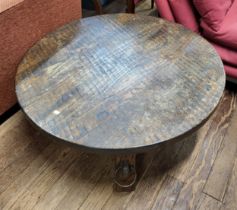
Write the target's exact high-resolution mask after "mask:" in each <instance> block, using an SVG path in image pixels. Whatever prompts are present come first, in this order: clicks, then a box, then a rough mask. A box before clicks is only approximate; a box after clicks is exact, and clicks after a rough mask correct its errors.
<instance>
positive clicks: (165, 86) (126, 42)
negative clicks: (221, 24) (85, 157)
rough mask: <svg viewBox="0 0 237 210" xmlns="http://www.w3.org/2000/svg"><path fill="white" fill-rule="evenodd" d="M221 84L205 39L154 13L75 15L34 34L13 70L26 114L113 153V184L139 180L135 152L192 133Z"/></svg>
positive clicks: (55, 132)
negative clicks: (50, 29) (35, 39)
mask: <svg viewBox="0 0 237 210" xmlns="http://www.w3.org/2000/svg"><path fill="white" fill-rule="evenodd" d="M224 86H225V73H224V70H223V65H222V61H221V59H220V58H219V56H218V55H217V53H216V52H215V50H214V49H213V47H212V46H211V45H210V44H209V43H208V42H207V41H206V40H204V39H203V38H201V37H200V36H198V35H196V34H194V33H193V32H191V31H189V30H187V29H185V28H184V27H182V26H180V25H177V24H174V23H170V22H167V21H164V20H162V19H159V18H155V17H147V16H139V15H131V14H113V15H102V16H95V17H90V18H85V19H81V20H77V21H74V22H71V23H69V24H67V25H65V26H63V27H61V28H59V29H58V30H56V31H55V32H53V33H50V34H48V35H47V36H45V37H44V38H43V39H41V40H40V41H39V42H37V43H36V44H35V45H34V46H33V47H32V48H31V49H30V50H29V51H28V52H27V53H26V55H25V57H24V59H23V60H22V62H21V63H20V65H19V67H18V70H17V75H16V94H17V97H18V101H19V103H20V105H21V107H22V109H23V111H24V112H25V114H26V115H27V116H28V118H29V119H30V120H31V121H32V122H33V123H34V124H35V125H36V126H37V127H38V128H40V129H42V130H43V131H44V132H46V133H47V134H48V135H50V136H52V137H53V138H54V139H56V140H61V141H64V142H66V143H70V144H71V145H75V146H77V147H78V148H81V149H84V150H86V151H89V152H102V153H111V154H113V155H116V157H117V158H116V161H115V177H114V183H115V184H114V186H115V187H116V188H117V189H118V188H120V189H122V190H132V189H134V186H135V183H136V177H137V173H136V165H135V164H136V159H135V157H136V154H138V153H144V152H149V150H150V149H154V148H156V147H157V146H159V144H161V143H162V142H166V141H171V140H172V141H174V140H178V139H182V138H183V137H184V136H185V135H187V134H190V133H192V132H194V131H195V130H196V129H197V128H199V127H200V126H201V125H202V124H203V123H204V122H205V120H206V119H207V118H208V117H209V116H210V114H211V113H212V112H213V111H214V109H215V107H216V106H217V104H218V102H219V100H220V98H221V96H222V93H223V90H224Z"/></svg>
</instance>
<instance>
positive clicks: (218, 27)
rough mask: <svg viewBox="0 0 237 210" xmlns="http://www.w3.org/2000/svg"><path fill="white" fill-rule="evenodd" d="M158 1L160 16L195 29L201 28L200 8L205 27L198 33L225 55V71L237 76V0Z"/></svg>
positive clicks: (222, 56)
mask: <svg viewBox="0 0 237 210" xmlns="http://www.w3.org/2000/svg"><path fill="white" fill-rule="evenodd" d="M192 2H193V3H194V5H195V8H193V7H192ZM156 5H157V9H158V11H159V13H160V16H161V17H163V18H165V19H167V20H171V21H174V20H175V22H178V23H180V24H182V25H184V26H186V27H187V28H189V29H191V30H193V31H198V30H197V28H198V26H197V25H196V24H197V23H198V18H197V17H196V16H195V15H194V14H195V13H196V12H197V11H198V12H199V14H200V16H201V23H200V26H201V27H202V30H201V31H199V33H200V34H201V35H203V36H204V37H205V38H207V39H208V40H209V41H210V42H211V43H212V45H213V46H214V48H215V49H216V51H217V53H218V54H219V55H220V57H221V58H222V60H223V62H224V66H225V71H226V74H227V75H229V76H231V77H235V78H237V0H156ZM195 18H196V22H195V21H194V20H195Z"/></svg>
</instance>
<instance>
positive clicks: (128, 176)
mask: <svg viewBox="0 0 237 210" xmlns="http://www.w3.org/2000/svg"><path fill="white" fill-rule="evenodd" d="M136 183H137V170H136V155H123V156H118V157H116V158H115V168H114V190H116V191H126V192H130V191H133V190H135V186H136Z"/></svg>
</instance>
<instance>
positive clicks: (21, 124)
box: [0, 91, 237, 210]
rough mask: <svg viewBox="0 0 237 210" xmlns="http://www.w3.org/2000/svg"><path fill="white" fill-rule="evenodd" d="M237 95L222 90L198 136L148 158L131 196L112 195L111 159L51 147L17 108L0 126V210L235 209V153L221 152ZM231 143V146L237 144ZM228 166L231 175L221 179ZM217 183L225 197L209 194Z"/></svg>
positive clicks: (232, 124) (232, 122) (164, 147)
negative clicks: (218, 101) (221, 187)
mask: <svg viewBox="0 0 237 210" xmlns="http://www.w3.org/2000/svg"><path fill="white" fill-rule="evenodd" d="M236 96H237V94H236V91H235V93H233V92H232V93H230V92H229V91H225V95H224V97H223V98H222V99H221V101H220V103H219V106H218V107H217V109H216V111H215V113H214V114H213V116H212V117H211V118H210V119H209V120H208V122H207V123H205V124H204V126H203V127H202V128H201V129H200V130H199V131H198V132H197V134H196V135H193V136H192V137H189V138H187V139H185V140H184V141H177V142H167V145H166V144H162V145H160V146H159V147H158V150H154V151H152V152H149V153H147V154H145V155H144V160H145V164H143V166H144V167H145V168H144V169H143V170H142V172H143V174H141V176H140V178H139V179H138V183H137V187H136V191H133V192H131V193H126V192H120V193H117V192H114V191H113V188H112V185H111V181H112V178H111V174H112V168H113V167H112V163H113V162H112V160H111V158H110V156H106V155H98V154H86V153H83V152H79V151H78V149H76V148H71V147H69V148H68V147H65V145H63V144H56V143H54V142H52V141H50V140H49V139H47V138H44V136H42V133H40V132H37V130H32V127H31V126H30V124H29V123H28V121H27V120H26V118H25V115H24V114H23V113H22V111H20V112H18V113H17V114H15V115H14V116H13V117H12V118H11V119H9V120H8V121H7V122H5V123H4V124H2V125H0V166H1V168H0V183H1V184H0V209H3V210H5V209H24V210H25V209H39V210H45V209H57V210H60V209H62V210H65V209H70V210H74V209H75V210H76V209H82V210H85V209H95V210H97V209H98V210H99V209H103V210H105V209H108V210H111V209H113V210H122V209H126V210H132V209H141V210H144V209H158V210H170V209H172V210H181V209H182V210H195V209H199V210H200V209H203V210H206V209H210V210H218V209H219V208H220V209H221V210H235V209H236V206H237V187H236V186H237V156H236V155H235V156H233V155H232V153H231V154H229V151H228V150H227V149H225V147H226V145H227V142H230V140H229V138H230V137H231V138H232V137H234V134H236V130H237V124H236V119H235V118H236V112H237V110H236V105H237V97H236ZM234 128H235V129H234ZM235 136H236V135H235ZM193 142H196V143H193ZM231 142H233V143H235V145H233V147H236V145H237V141H234V140H233V141H231ZM188 145H189V146H188ZM226 156H227V157H228V158H226ZM221 157H222V158H221ZM230 157H231V158H233V160H234V161H233V160H232V159H230ZM64 159H65V160H64ZM221 159H223V160H224V161H225V165H226V167H225V168H223V165H222V164H220V160H221ZM197 166H198V167H197ZM139 168H140V167H139ZM177 168H181V170H176V169H177ZM218 168H219V169H218ZM230 168H231V169H232V170H230V175H228V176H226V175H224V176H223V175H221V176H218V173H219V171H220V170H229V169H230ZM212 179H214V180H216V182H214V181H212ZM223 183H226V185H225V184H224V185H223ZM211 185H212V186H211ZM219 185H221V186H225V187H224V188H225V189H222V190H223V191H225V192H224V197H223V199H222V198H221V197H219V196H217V197H213V195H215V196H216V195H219V193H215V194H212V192H213V191H212V190H211V188H214V189H216V190H218V189H220V187H219ZM177 204H178V205H177ZM182 204H183V205H182Z"/></svg>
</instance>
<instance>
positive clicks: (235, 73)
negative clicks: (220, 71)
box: [224, 64, 237, 79]
mask: <svg viewBox="0 0 237 210" xmlns="http://www.w3.org/2000/svg"><path fill="white" fill-rule="evenodd" d="M224 68H225V72H226V74H227V75H228V76H230V77H233V78H236V79H237V67H233V66H230V65H228V64H224Z"/></svg>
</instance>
